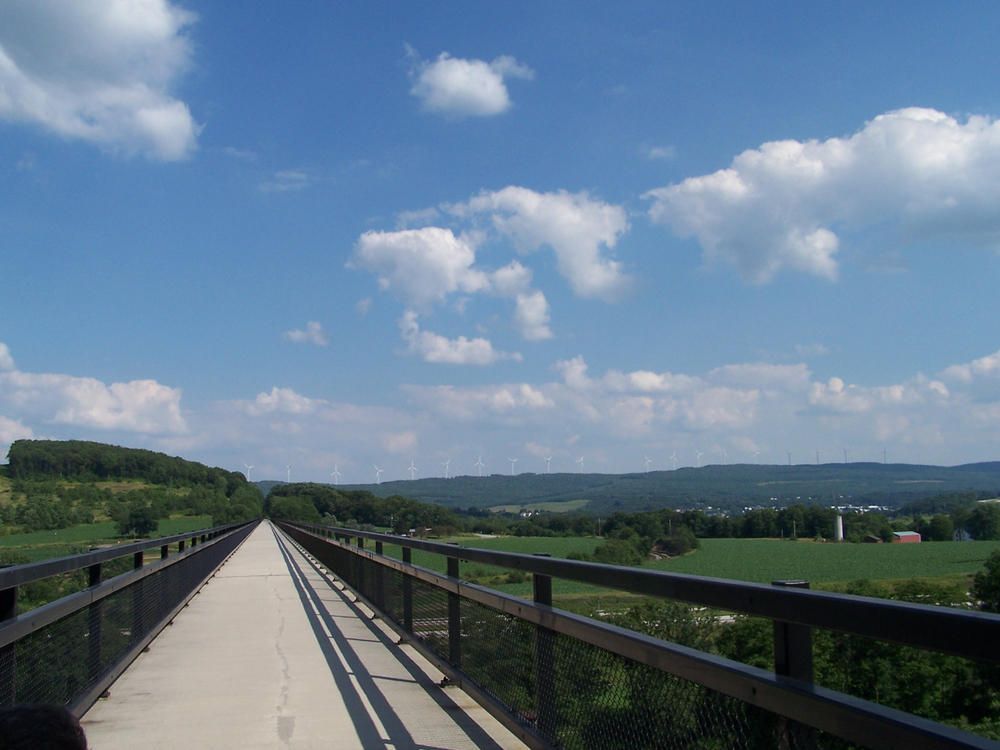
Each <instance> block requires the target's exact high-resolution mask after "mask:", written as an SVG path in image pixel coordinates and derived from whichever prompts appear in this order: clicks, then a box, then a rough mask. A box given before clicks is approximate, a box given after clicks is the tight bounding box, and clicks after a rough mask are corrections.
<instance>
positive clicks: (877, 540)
mask: <svg viewBox="0 0 1000 750" xmlns="http://www.w3.org/2000/svg"><path fill="white" fill-rule="evenodd" d="M861 541H862V542H864V543H865V544H882V537H880V536H875V535H874V534H867V535H865V538H864V539H862V540H861Z"/></svg>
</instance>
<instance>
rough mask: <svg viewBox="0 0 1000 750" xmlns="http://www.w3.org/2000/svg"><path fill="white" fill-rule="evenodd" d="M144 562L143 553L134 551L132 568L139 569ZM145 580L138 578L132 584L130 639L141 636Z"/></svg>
mask: <svg viewBox="0 0 1000 750" xmlns="http://www.w3.org/2000/svg"><path fill="white" fill-rule="evenodd" d="M144 563H145V555H144V554H143V553H142V552H136V553H135V554H134V555H133V556H132V567H133V569H134V570H139V568H141V567H142V566H143V564H144ZM145 583H146V581H145V580H138V581H136V582H135V583H133V584H132V635H131V638H130V640H133V641H134V640H136V639H138V638H139V637H141V636H142V631H143V623H142V608H143V604H144V602H143V600H142V589H143V584H145Z"/></svg>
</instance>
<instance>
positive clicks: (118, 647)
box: [0, 529, 250, 706]
mask: <svg viewBox="0 0 1000 750" xmlns="http://www.w3.org/2000/svg"><path fill="white" fill-rule="evenodd" d="M249 531H250V530H249V529H245V530H243V529H241V530H239V531H236V532H234V533H232V534H230V535H229V536H227V537H223V538H221V539H219V541H217V542H216V543H215V544H212V545H208V546H205V547H203V548H201V549H200V550H199V551H198V552H195V553H193V554H188V555H187V556H185V557H184V558H182V559H179V560H178V561H177V562H175V563H173V564H171V565H167V566H164V567H163V568H162V569H160V570H158V571H156V572H155V573H152V574H151V575H148V576H145V577H143V578H140V579H138V580H137V581H135V582H133V583H132V584H130V585H128V586H126V587H124V588H122V589H119V590H118V591H116V592H114V593H112V594H110V595H108V596H105V597H103V598H102V599H99V600H98V601H96V602H93V603H92V604H90V605H87V606H85V607H84V608H83V609H78V610H76V611H75V612H72V613H71V614H69V615H67V616H65V617H62V618H60V619H58V620H56V621H54V622H52V623H49V624H48V625H45V626H43V627H41V628H39V629H37V630H34V631H32V632H31V633H29V634H27V635H26V636H24V637H23V638H20V639H18V640H17V641H16V642H14V643H12V644H10V645H8V646H6V647H3V648H2V649H0V706H2V705H12V704H14V703H55V704H62V705H66V704H70V703H72V702H73V701H74V700H76V699H77V698H78V697H80V696H81V695H83V694H85V693H86V692H87V691H88V690H89V689H90V688H92V687H93V686H94V685H96V684H97V683H98V682H99V681H100V680H101V678H102V677H103V676H104V675H105V674H106V673H107V672H108V671H109V670H110V669H112V668H114V667H115V666H116V665H117V664H118V662H119V661H120V660H121V659H123V658H124V657H125V656H126V655H127V654H129V652H131V651H132V650H133V649H134V648H135V647H136V646H137V644H139V642H140V641H142V640H143V639H144V638H145V637H146V636H147V635H149V634H150V633H151V632H153V631H154V630H155V629H156V628H157V627H159V626H160V625H161V624H162V622H163V620H164V619H165V618H166V617H167V616H169V614H170V613H171V612H172V611H173V610H174V609H175V608H176V607H177V606H178V605H180V604H181V603H182V602H183V601H184V600H185V599H186V598H187V597H188V596H190V595H191V594H192V593H193V592H194V591H195V590H196V589H197V587H198V585H199V584H200V583H201V582H202V581H203V580H204V579H205V578H206V577H207V576H208V575H209V574H210V573H212V571H214V570H215V569H216V568H217V567H218V566H219V565H220V564H221V563H222V562H223V561H224V560H225V559H226V557H227V556H228V555H229V554H230V553H231V552H232V551H233V550H234V549H236V547H237V546H238V545H239V543H240V542H241V541H242V540H243V539H245V538H246V536H247V535H248V534H249Z"/></svg>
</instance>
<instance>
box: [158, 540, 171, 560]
mask: <svg viewBox="0 0 1000 750" xmlns="http://www.w3.org/2000/svg"><path fill="white" fill-rule="evenodd" d="M169 555H170V545H169V544H164V545H163V546H162V547H160V559H161V560H166V559H167V557H169Z"/></svg>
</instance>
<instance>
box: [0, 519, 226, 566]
mask: <svg viewBox="0 0 1000 750" xmlns="http://www.w3.org/2000/svg"><path fill="white" fill-rule="evenodd" d="M211 525H212V518H211V516H185V517H182V518H161V519H160V528H159V529H158V530H157V531H156V534H155V536H172V535H173V534H183V533H186V532H188V531H197V530H199V529H207V528H209V527H210V526H211ZM112 541H116V542H117V541H122V540H121V539H120V538H116V537H115V524H114V522H112V521H104V522H102V523H88V524H80V525H79V526H71V527H70V528H68V529H59V530H58V531H36V532H33V533H31V534H9V535H7V536H0V549H3V550H10V551H12V552H18V553H20V554H24V555H27V556H28V558H29V559H30V560H31V562H37V561H38V560H47V559H49V558H52V557H62V556H64V555H71V554H73V553H74V552H75V551H76V550H77V549H78V548H79V547H81V546H82V547H87V546H90V545H94V544H99V543H108V542H112Z"/></svg>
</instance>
